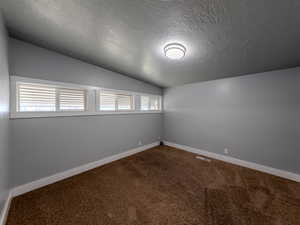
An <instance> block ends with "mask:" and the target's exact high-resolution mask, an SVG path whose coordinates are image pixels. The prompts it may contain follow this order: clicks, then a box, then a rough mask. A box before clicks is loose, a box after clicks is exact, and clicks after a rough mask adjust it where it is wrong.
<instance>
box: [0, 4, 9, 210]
mask: <svg viewBox="0 0 300 225" xmlns="http://www.w3.org/2000/svg"><path fill="white" fill-rule="evenodd" d="M7 46H8V45H7V33H6V29H5V26H4V19H3V17H2V15H1V10H0V215H1V210H2V208H3V205H4V202H5V200H6V198H7V194H8V189H9V175H10V174H9V131H10V130H9V128H10V127H9V73H8V55H7V53H8V48H7Z"/></svg>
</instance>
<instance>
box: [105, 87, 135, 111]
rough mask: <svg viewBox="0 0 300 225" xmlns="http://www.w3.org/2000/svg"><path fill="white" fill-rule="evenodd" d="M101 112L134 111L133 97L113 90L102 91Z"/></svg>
mask: <svg viewBox="0 0 300 225" xmlns="http://www.w3.org/2000/svg"><path fill="white" fill-rule="evenodd" d="M99 93H100V94H99V95H100V104H99V105H100V111H131V110H134V105H133V99H134V98H133V97H134V96H133V95H132V94H127V93H122V92H119V91H112V90H100V92H99Z"/></svg>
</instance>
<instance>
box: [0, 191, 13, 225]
mask: <svg viewBox="0 0 300 225" xmlns="http://www.w3.org/2000/svg"><path fill="white" fill-rule="evenodd" d="M11 199H12V195H11V193H10V192H9V193H8V197H7V199H6V201H5V204H4V207H3V209H2V212H1V214H0V225H5V224H6V220H7V216H8V212H9V208H10V203H11Z"/></svg>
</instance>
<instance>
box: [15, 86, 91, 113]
mask: <svg viewBox="0 0 300 225" xmlns="http://www.w3.org/2000/svg"><path fill="white" fill-rule="evenodd" d="M85 99H86V93H85V90H83V89H69V88H63V87H57V86H54V85H46V84H39V83H24V82H20V83H17V112H57V111H84V110H85Z"/></svg>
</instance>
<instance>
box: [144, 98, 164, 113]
mask: <svg viewBox="0 0 300 225" xmlns="http://www.w3.org/2000/svg"><path fill="white" fill-rule="evenodd" d="M141 110H142V111H148V110H151V111H158V110H161V102H160V96H150V95H141Z"/></svg>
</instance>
